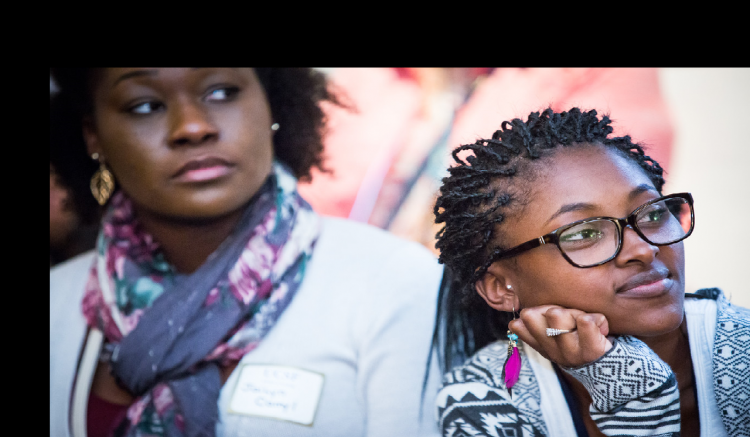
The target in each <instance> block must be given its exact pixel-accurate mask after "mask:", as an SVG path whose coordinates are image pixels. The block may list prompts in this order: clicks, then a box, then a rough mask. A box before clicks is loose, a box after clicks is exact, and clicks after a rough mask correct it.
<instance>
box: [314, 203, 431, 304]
mask: <svg viewBox="0 0 750 437" xmlns="http://www.w3.org/2000/svg"><path fill="white" fill-rule="evenodd" d="M312 263H314V264H315V265H316V266H317V268H323V269H326V270H330V269H335V273H336V277H356V278H358V281H359V282H360V283H365V282H366V281H372V282H374V283H380V284H381V285H382V286H387V285H392V284H394V283H398V284H406V285H411V286H416V285H418V284H422V285H421V287H427V288H429V289H432V290H433V291H434V292H435V294H437V289H438V285H439V283H440V279H441V278H442V275H443V266H442V265H441V264H439V263H438V261H437V257H436V256H435V255H434V254H433V253H432V252H430V251H429V250H427V248H425V247H424V246H422V245H420V244H418V243H415V242H413V241H407V240H404V239H402V238H399V237H397V236H395V235H393V234H391V233H389V232H386V231H384V230H382V229H378V228H376V227H374V226H370V225H367V224H363V223H358V222H354V221H351V220H345V219H338V218H330V217H326V218H324V219H323V230H322V232H321V236H320V239H319V240H318V242H317V243H316V247H315V251H314V253H313V259H312ZM381 292H387V290H382V291H381Z"/></svg>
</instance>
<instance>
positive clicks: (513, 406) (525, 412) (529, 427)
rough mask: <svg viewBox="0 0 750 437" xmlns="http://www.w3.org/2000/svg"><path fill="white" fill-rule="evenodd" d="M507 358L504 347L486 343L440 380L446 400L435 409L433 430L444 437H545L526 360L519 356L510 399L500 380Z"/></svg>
mask: <svg viewBox="0 0 750 437" xmlns="http://www.w3.org/2000/svg"><path fill="white" fill-rule="evenodd" d="M521 350H522V347H519V352H520V351H521ZM507 354H508V346H507V344H504V343H503V342H495V343H492V344H489V345H487V346H486V347H484V348H483V349H481V350H480V351H479V352H477V353H476V354H474V355H473V356H472V357H471V358H470V359H469V360H467V362H466V363H465V364H464V365H463V366H460V367H457V368H455V369H453V370H452V371H451V372H449V373H447V374H446V375H445V376H444V377H443V388H442V390H441V395H442V396H445V397H446V400H445V405H438V417H439V423H438V426H439V428H440V430H441V431H442V433H443V435H444V436H446V437H463V436H493V437H503V436H518V437H521V436H523V437H537V436H540V437H541V436H546V435H547V427H546V424H545V423H544V420H543V418H542V412H541V407H540V403H541V392H540V390H539V384H537V380H536V377H535V376H534V372H533V371H532V370H531V366H530V365H529V363H528V358H527V357H526V354H523V353H520V356H521V372H520V375H519V377H518V382H516V384H515V385H514V386H513V391H512V393H513V394H512V396H511V395H509V394H508V390H507V389H506V387H505V381H504V380H503V378H502V372H503V364H504V363H505V359H506V357H507Z"/></svg>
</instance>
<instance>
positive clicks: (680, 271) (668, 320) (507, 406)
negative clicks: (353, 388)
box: [435, 108, 750, 437]
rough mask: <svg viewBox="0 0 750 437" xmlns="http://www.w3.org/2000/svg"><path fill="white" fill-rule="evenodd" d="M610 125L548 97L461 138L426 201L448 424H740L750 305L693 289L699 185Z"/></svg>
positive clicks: (617, 432) (506, 432) (560, 430)
mask: <svg viewBox="0 0 750 437" xmlns="http://www.w3.org/2000/svg"><path fill="white" fill-rule="evenodd" d="M611 134H612V127H611V125H610V120H609V117H606V116H604V117H599V116H598V115H597V113H596V111H581V110H579V109H578V108H573V109H571V110H570V111H563V112H555V111H554V110H552V109H547V110H545V111H543V112H542V113H541V114H540V113H539V112H534V113H531V114H530V115H529V117H528V119H527V120H526V121H522V120H521V119H514V120H512V121H506V122H503V123H502V124H501V128H500V129H499V130H497V131H496V132H495V133H494V134H493V135H492V137H491V138H488V139H480V140H477V141H476V142H475V143H474V144H467V145H464V146H461V147H459V148H458V149H456V150H455V151H454V153H453V157H454V159H455V161H456V165H455V166H454V167H451V168H450V169H449V171H450V176H449V177H447V178H445V179H444V180H443V186H442V188H441V193H440V196H439V197H438V200H437V203H436V205H435V214H436V221H437V222H438V223H442V224H444V228H443V230H442V231H441V232H440V234H438V243H437V247H438V249H439V250H440V260H441V261H442V262H443V263H445V264H446V266H448V267H450V271H451V275H452V280H451V281H446V285H450V286H446V287H445V289H444V290H445V292H444V293H445V294H444V304H443V305H442V308H441V313H440V316H439V321H440V322H439V324H438V325H437V326H438V327H440V330H443V329H444V330H443V331H442V332H443V334H442V335H440V336H436V337H435V338H436V339H439V338H445V339H446V341H445V343H444V344H443V345H442V347H441V353H440V357H441V359H440V361H441V363H442V367H443V368H444V369H446V370H448V372H447V373H446V374H445V376H444V380H443V387H442V389H441V390H440V392H439V394H438V397H437V413H438V421H439V427H440V429H441V431H442V433H443V435H444V436H446V437H453V436H469V435H471V436H519V437H520V436H524V437H527V436H545V437H546V436H549V437H553V436H560V437H568V436H579V437H580V436H591V437H593V436H603V435H605V436H670V437H673V436H680V435H681V436H698V435H702V436H709V435H710V436H717V437H719V436H729V437H740V436H748V435H750V408H749V406H750V403H749V402H748V399H750V381H748V377H747V369H748V365H750V354H749V353H748V351H749V350H750V311H748V310H747V309H744V308H740V307H737V306H735V305H732V304H731V303H730V302H729V300H728V299H727V297H726V296H725V295H724V294H723V293H722V292H721V291H720V290H718V289H715V288H710V289H703V290H698V291H697V292H696V293H688V294H686V293H685V250H684V247H683V240H685V239H686V238H688V237H689V236H690V235H691V233H692V232H693V227H694V224H695V216H694V212H693V198H692V196H691V195H690V194H689V193H663V192H662V189H663V186H664V178H663V176H662V174H663V171H662V168H661V167H660V166H659V164H658V163H657V162H656V161H655V160H653V159H652V158H650V157H649V156H647V155H646V154H645V153H644V150H643V148H642V147H641V146H640V145H639V144H637V143H634V142H633V141H632V140H631V138H630V137H629V136H624V137H615V136H613V135H611ZM738 201H740V202H741V201H742V199H739V200H738ZM730 210H731V207H729V205H728V211H727V213H731V212H730ZM446 276H448V275H446ZM441 299H442V298H441ZM451 368H452V369H451Z"/></svg>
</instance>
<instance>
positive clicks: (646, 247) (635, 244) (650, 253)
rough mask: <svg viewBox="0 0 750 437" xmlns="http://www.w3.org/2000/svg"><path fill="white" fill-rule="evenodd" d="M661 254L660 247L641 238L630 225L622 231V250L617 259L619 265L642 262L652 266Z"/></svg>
mask: <svg viewBox="0 0 750 437" xmlns="http://www.w3.org/2000/svg"><path fill="white" fill-rule="evenodd" d="M658 253H659V246H654V245H653V244H651V243H649V242H648V241H646V240H644V239H643V238H641V236H640V235H638V233H637V232H635V231H634V230H633V228H632V227H630V225H628V226H625V228H623V230H622V248H621V249H620V253H619V254H618V255H617V258H615V262H616V263H618V264H622V265H624V264H628V263H633V262H640V263H643V264H651V263H652V262H653V261H654V259H655V258H656V256H657V254H658Z"/></svg>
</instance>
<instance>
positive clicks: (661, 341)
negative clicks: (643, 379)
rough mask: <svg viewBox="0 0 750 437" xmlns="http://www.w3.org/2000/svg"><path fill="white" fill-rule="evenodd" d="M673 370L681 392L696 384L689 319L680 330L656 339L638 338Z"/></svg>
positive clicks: (684, 321) (682, 324)
mask: <svg viewBox="0 0 750 437" xmlns="http://www.w3.org/2000/svg"><path fill="white" fill-rule="evenodd" d="M637 338H638V339H639V340H641V341H642V342H644V343H646V345H647V346H648V347H649V348H650V349H651V350H652V351H654V352H656V355H658V356H659V358H661V359H662V361H664V362H665V363H667V364H668V365H669V367H671V368H672V371H673V372H674V374H675V376H676V377H677V383H678V387H679V389H680V391H682V390H683V389H685V388H687V387H691V386H692V385H693V384H694V381H693V360H692V358H691V355H690V343H689V341H688V331H687V317H683V319H682V323H681V324H680V327H679V328H678V329H675V330H674V331H672V332H669V333H667V334H664V335H660V336H656V337H637Z"/></svg>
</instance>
